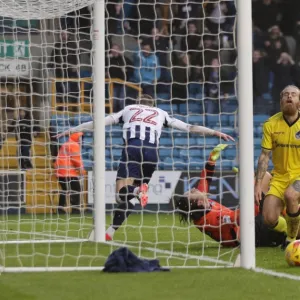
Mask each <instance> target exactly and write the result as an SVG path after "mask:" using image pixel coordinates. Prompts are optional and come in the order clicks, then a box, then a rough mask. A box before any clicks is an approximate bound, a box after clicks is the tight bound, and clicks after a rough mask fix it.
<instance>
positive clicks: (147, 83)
mask: <svg viewBox="0 0 300 300" xmlns="http://www.w3.org/2000/svg"><path fill="white" fill-rule="evenodd" d="M141 47H142V50H141V51H139V52H138V53H137V54H136V55H135V57H134V72H133V80H134V81H135V82H137V83H139V84H141V87H142V89H143V93H144V94H148V95H150V96H151V97H153V96H154V92H155V85H156V82H157V81H158V80H159V78H160V63H159V59H158V57H157V56H156V55H155V54H154V53H153V49H152V45H151V43H150V42H149V40H146V41H144V42H142V46H141Z"/></svg>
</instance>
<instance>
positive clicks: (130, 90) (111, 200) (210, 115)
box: [0, 0, 238, 270]
mask: <svg viewBox="0 0 300 300" xmlns="http://www.w3.org/2000/svg"><path fill="white" fill-rule="evenodd" d="M93 2H94V1H67V2H65V1H60V2H59V1H30V0H27V1H0V12H1V13H0V15H2V24H1V26H0V27H1V29H0V31H1V30H2V31H1V32H2V33H1V38H0V39H1V40H2V41H0V45H1V47H0V49H1V52H0V75H1V103H2V107H1V127H2V128H1V152H0V170H1V172H0V182H1V184H0V191H1V195H0V197H1V198H0V214H1V218H0V253H1V255H0V265H2V266H4V270H10V268H22V270H25V269H26V268H31V267H36V268H41V270H51V268H53V267H55V268H57V269H58V270H60V269H63V268H65V267H69V268H79V267H81V268H87V269H92V267H94V268H99V267H101V266H103V265H104V262H105V259H106V258H107V256H108V255H109V254H110V253H111V252H112V251H113V250H115V249H117V248H118V247H120V246H124V245H125V246H127V247H129V248H130V249H132V250H133V251H134V252H135V253H136V254H138V255H139V256H141V257H146V258H158V259H160V262H161V264H162V265H166V266H177V267H198V266H224V265H225V266H227V265H232V263H233V261H234V259H235V257H236V254H237V252H238V251H236V249H235V248H223V247H222V246H221V245H220V243H218V242H216V241H213V240H212V239H211V238H210V237H209V230H208V229H207V232H206V234H203V233H202V232H201V231H200V230H199V229H201V230H202V231H203V228H204V227H203V225H207V227H206V228H208V227H211V226H210V224H209V221H208V220H206V219H205V220H204V224H202V225H199V228H195V225H194V224H192V223H191V224H185V225H184V224H181V223H180V222H179V217H178V209H177V208H176V207H175V202H176V199H177V198H176V197H174V195H175V196H180V195H183V194H184V193H185V192H186V191H187V190H188V189H190V188H193V187H197V185H198V183H199V180H200V172H201V170H202V169H203V168H204V167H205V161H206V160H207V159H208V156H209V153H210V152H211V151H212V150H213V148H214V147H215V146H217V145H218V144H219V143H220V142H221V141H220V140H219V139H218V138H204V137H199V136H196V135H188V134H185V133H183V132H179V131H177V130H164V131H163V133H162V137H161V143H160V161H159V164H158V168H157V171H156V172H155V173H154V176H153V178H152V179H151V181H150V189H149V205H148V206H147V207H146V209H141V208H140V207H139V206H138V205H137V206H136V208H135V210H134V212H135V213H133V214H132V215H130V217H129V218H128V220H126V221H125V223H124V224H123V226H122V227H121V228H120V229H119V230H117V232H116V233H115V236H114V240H113V241H112V242H109V243H107V244H101V245H97V244H96V243H92V242H89V241H88V240H89V238H90V237H91V235H90V234H91V232H92V230H93V201H94V199H93V161H94V151H93V135H94V132H93V130H92V131H87V132H85V133H84V136H83V138H82V148H81V158H82V161H83V164H84V168H85V174H84V175H83V176H82V177H80V178H79V180H73V182H72V181H71V182H59V179H58V178H57V176H56V169H55V160H56V156H57V154H58V152H59V151H60V149H61V146H62V145H63V144H64V143H65V142H66V141H67V138H60V139H56V138H55V135H56V134H57V133H59V132H62V131H64V130H67V129H69V128H71V127H74V126H77V125H79V124H82V123H84V122H88V121H91V120H93V108H92V106H93V96H94V95H93V84H94V83H93V81H92V74H93V63H92V54H93V51H94V50H95V49H93V43H92V40H91V34H90V32H91V26H92V24H93V10H92V8H91V7H90V6H88V5H90V4H92V3H93ZM12 18H13V19H12ZM45 19H47V20H45ZM234 27H235V7H234V1H211V2H208V1H185V2H184V3H182V1H178V2H176V1H172V3H169V2H168V1H146V0H144V1H134V0H127V1H124V3H123V2H119V1H107V4H106V41H105V42H106V44H105V47H106V66H105V72H106V101H105V108H106V112H107V113H112V112H115V111H118V110H120V109H122V108H123V107H124V105H127V104H131V103H133V102H134V100H135V99H136V98H137V97H138V96H139V95H140V94H141V93H146V94H149V95H153V96H154V98H155V99H156V104H157V106H158V107H160V108H161V109H163V110H165V111H167V112H169V113H170V114H171V115H173V116H174V117H176V118H178V119H180V120H183V121H185V122H188V123H190V124H196V125H204V126H208V127H210V128H213V129H216V130H221V131H223V132H226V133H229V134H231V135H233V136H235V135H236V128H237V127H236V125H237V124H236V109H237V101H236V91H235V78H236V66H235V59H236V57H235V55H236V51H235V32H234ZM103 69H104V66H103ZM122 145H123V140H122V128H121V127H120V126H112V127H109V128H107V130H106V145H105V147H106V148H105V149H106V150H105V154H106V159H105V167H106V186H105V190H106V202H107V226H109V224H110V223H111V222H112V217H113V212H114V209H115V208H117V205H116V203H115V184H114V182H115V177H116V170H117V167H118V163H119V159H120V156H121V152H122V149H123V147H124V146H122ZM235 162H236V145H235V144H230V145H229V146H228V147H227V148H226V149H225V150H224V151H223V152H222V153H221V156H220V158H219V159H218V161H217V164H216V171H215V174H214V176H213V178H212V182H211V186H210V194H209V195H210V198H212V199H213V200H216V201H217V202H218V203H221V204H223V205H225V206H227V207H232V208H233V209H235V208H236V206H237V205H238V195H237V184H236V174H234V173H232V171H231V170H232V167H233V166H234V165H235ZM62 184H65V186H66V190H67V192H65V193H64V192H63V190H62V187H63V185H62ZM64 196H65V198H64V199H65V200H64V199H62V198H63V197H64ZM60 201H62V202H61V203H60ZM59 205H61V206H59ZM62 206H63V207H62ZM79 208H80V209H79ZM232 222H233V224H236V220H233V221H232ZM212 226H215V225H212ZM215 231H216V232H218V233H219V234H220V233H221V231H222V227H221V226H215ZM232 239H233V240H235V237H233V238H232Z"/></svg>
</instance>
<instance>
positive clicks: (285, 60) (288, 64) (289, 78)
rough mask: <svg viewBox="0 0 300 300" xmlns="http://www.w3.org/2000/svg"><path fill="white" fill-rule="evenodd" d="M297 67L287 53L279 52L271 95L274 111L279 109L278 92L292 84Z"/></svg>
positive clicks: (295, 76)
mask: <svg viewBox="0 0 300 300" xmlns="http://www.w3.org/2000/svg"><path fill="white" fill-rule="evenodd" d="M297 73H299V72H298V68H297V66H296V65H295V62H294V60H293V59H292V57H291V56H290V55H289V54H288V53H285V52H283V53H281V55H280V58H279V59H278V61H277V64H276V65H275V68H274V85H273V90H272V97H273V102H274V113H277V112H278V111H280V92H281V91H282V90H283V88H284V87H285V86H288V85H293V84H294V83H295V82H296V80H297V75H298V74H297Z"/></svg>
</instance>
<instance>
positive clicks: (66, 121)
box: [50, 114, 72, 126]
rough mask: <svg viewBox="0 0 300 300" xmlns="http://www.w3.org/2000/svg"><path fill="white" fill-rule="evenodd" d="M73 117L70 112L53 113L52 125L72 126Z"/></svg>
mask: <svg viewBox="0 0 300 300" xmlns="http://www.w3.org/2000/svg"><path fill="white" fill-rule="evenodd" d="M71 119H72V118H71V117H70V115H69V114H59V115H52V116H51V120H50V125H51V126H57V125H60V126H71Z"/></svg>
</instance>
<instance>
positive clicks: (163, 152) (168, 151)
mask: <svg viewBox="0 0 300 300" xmlns="http://www.w3.org/2000/svg"><path fill="white" fill-rule="evenodd" d="M172 152H173V151H172V148H160V149H159V157H160V158H161V159H162V160H163V159H165V158H166V157H171V156H172Z"/></svg>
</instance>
